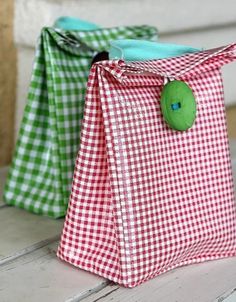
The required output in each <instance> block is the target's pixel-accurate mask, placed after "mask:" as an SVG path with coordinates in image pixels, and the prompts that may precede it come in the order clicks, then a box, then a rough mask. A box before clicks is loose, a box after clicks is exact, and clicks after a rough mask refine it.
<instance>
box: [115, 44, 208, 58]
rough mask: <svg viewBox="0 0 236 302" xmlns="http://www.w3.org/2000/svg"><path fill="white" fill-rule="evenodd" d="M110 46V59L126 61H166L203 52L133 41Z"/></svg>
mask: <svg viewBox="0 0 236 302" xmlns="http://www.w3.org/2000/svg"><path fill="white" fill-rule="evenodd" d="M110 45H111V47H110V50H109V59H123V60H125V61H145V60H154V59H164V58H169V57H177V56H181V55H183V54H187V53H194V52H198V51H201V50H202V49H199V48H193V47H190V46H185V45H178V44H168V43H159V42H151V41H144V40H142V41H140V40H132V39H125V40H114V41H111V42H110Z"/></svg>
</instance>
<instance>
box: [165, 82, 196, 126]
mask: <svg viewBox="0 0 236 302" xmlns="http://www.w3.org/2000/svg"><path fill="white" fill-rule="evenodd" d="M161 111H162V114H163V116H164V119H165V121H166V123H167V124H168V125H169V126H170V127H171V128H173V129H175V130H179V131H184V130H187V129H189V128H191V127H192V125H193V123H194V121H195V119H196V111H197V106H196V101H195V97H194V95H193V92H192V90H191V88H190V87H189V86H188V85H187V84H186V83H185V82H182V81H177V80H174V81H171V82H168V83H167V84H166V85H165V86H164V88H163V90H162V93H161Z"/></svg>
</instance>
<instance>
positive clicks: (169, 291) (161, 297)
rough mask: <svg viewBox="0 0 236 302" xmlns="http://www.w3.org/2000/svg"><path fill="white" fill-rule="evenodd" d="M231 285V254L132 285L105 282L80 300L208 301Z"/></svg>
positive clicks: (234, 261)
mask: <svg viewBox="0 0 236 302" xmlns="http://www.w3.org/2000/svg"><path fill="white" fill-rule="evenodd" d="M234 287H236V258H235V257H233V258H228V259H223V260H217V261H210V262H206V263H202V264H197V265H189V266H185V267H182V268H178V269H175V270H173V271H170V272H168V273H166V274H163V275H160V276H158V277H156V278H154V279H152V280H150V281H148V282H146V283H144V284H142V285H140V286H138V287H135V288H133V289H127V288H124V287H119V286H117V285H114V284H113V285H108V286H107V287H105V288H104V289H102V290H101V291H99V292H97V293H94V294H92V295H91V296H89V297H88V298H86V299H84V300H83V302H91V301H97V300H99V302H108V301H112V302H118V301H119V302H120V301H126V302H134V301H135V302H143V301H148V302H156V301H161V302H176V301H181V302H189V301H190V300H191V302H200V301H201V302H210V301H215V299H217V298H218V297H220V296H221V295H222V294H223V293H225V292H226V291H228V290H229V289H232V288H234ZM226 301H227V300H226ZM233 301H236V300H233ZM218 302H220V300H219V301H218ZM227 302H228V301H227ZM230 302H231V301H230Z"/></svg>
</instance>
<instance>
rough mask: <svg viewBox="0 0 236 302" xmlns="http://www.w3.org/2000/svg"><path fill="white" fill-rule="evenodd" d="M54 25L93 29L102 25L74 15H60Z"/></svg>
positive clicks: (73, 28)
mask: <svg viewBox="0 0 236 302" xmlns="http://www.w3.org/2000/svg"><path fill="white" fill-rule="evenodd" d="M54 27H56V28H61V29H65V30H93V29H98V28H100V26H98V25H96V24H94V23H91V22H87V21H84V20H81V19H79V18H74V17H65V16H64V17H60V18H58V19H57V20H56V21H55V22H54Z"/></svg>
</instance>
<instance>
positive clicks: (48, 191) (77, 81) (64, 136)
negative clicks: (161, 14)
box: [4, 26, 157, 217]
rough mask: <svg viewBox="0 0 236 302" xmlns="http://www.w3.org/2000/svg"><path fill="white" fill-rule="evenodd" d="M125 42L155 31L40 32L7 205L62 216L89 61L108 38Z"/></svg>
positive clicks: (149, 36) (152, 35)
mask: <svg viewBox="0 0 236 302" xmlns="http://www.w3.org/2000/svg"><path fill="white" fill-rule="evenodd" d="M125 38H134V39H148V40H156V39H157V31H156V29H155V28H153V27H149V26H130V27H117V28H109V29H98V30H93V31H86V32H81V31H77V32H70V31H62V30H56V29H53V28H45V29H43V30H42V33H41V37H40V41H39V45H38V48H37V52H36V59H35V64H34V68H33V74H32V79H31V84H30V89H29V94H28V102H27V105H26V108H25V112H24V117H23V121H22V124H21V129H20V133H19V138H18V143H17V146H16V152H15V155H14V159H13V163H12V167H11V170H10V174H9V176H8V181H7V185H6V188H5V194H4V198H5V201H6V203H8V204H10V205H16V206H18V207H21V208H25V209H27V210H29V211H32V212H34V213H37V214H44V215H48V216H51V217H60V216H64V215H65V211H66V208H67V204H68V198H69V193H70V189H71V182H72V174H73V170H74V163H75V159H76V154H77V152H78V146H79V136H80V126H81V120H82V117H83V107H84V94H85V87H86V81H87V77H88V72H89V68H90V65H91V61H92V58H93V56H94V55H95V54H96V53H97V52H98V51H102V50H104V49H107V48H108V47H109V41H110V40H113V39H125Z"/></svg>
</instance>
